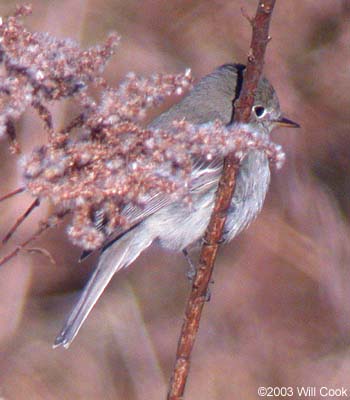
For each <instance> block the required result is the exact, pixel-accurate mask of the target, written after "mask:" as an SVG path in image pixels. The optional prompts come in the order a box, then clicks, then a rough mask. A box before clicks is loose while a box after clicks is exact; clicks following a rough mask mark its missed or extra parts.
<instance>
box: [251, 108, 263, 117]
mask: <svg viewBox="0 0 350 400" xmlns="http://www.w3.org/2000/svg"><path fill="white" fill-rule="evenodd" d="M253 111H254V113H255V115H256V116H257V118H262V117H263V116H264V115H265V114H266V108H265V107H263V106H254V107H253Z"/></svg>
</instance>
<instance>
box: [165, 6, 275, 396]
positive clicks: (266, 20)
mask: <svg viewBox="0 0 350 400" xmlns="http://www.w3.org/2000/svg"><path fill="white" fill-rule="evenodd" d="M274 5H275V0H260V1H259V4H258V9H257V12H256V15H255V18H254V20H252V22H251V23H252V27H253V35H252V41H251V46H250V51H249V56H248V63H247V69H246V72H245V77H244V82H243V87H242V92H241V96H240V98H239V100H238V102H237V105H236V107H235V110H236V111H235V121H238V122H248V121H249V116H250V112H251V109H252V106H253V102H254V93H255V90H256V88H257V85H258V82H259V79H260V76H261V73H262V69H263V65H264V55H265V50H266V46H267V43H268V41H269V36H268V31H269V25H270V20H271V16H272V11H273V7H274ZM238 168H239V163H238V161H237V160H236V158H235V156H234V155H233V154H230V155H228V156H227V157H226V159H225V162H224V168H223V172H222V176H221V179H220V182H219V186H218V191H217V195H216V199H215V206H214V210H213V213H212V216H211V219H210V222H209V225H208V228H207V231H206V233H205V238H204V244H203V246H202V251H201V255H200V261H199V267H198V271H197V276H196V279H195V280H194V282H193V285H192V291H191V294H190V297H189V300H188V303H187V306H186V311H185V318H184V322H183V325H182V329H181V334H180V338H179V342H178V348H177V353H176V362H175V366H174V370H173V375H172V378H171V381H170V388H169V392H168V400H180V399H182V398H183V394H184V390H185V385H186V381H187V377H188V372H189V368H190V358H191V352H192V349H193V345H194V341H195V339H196V335H197V332H198V328H199V322H200V318H201V313H202V309H203V306H204V302H205V299H206V294H207V293H208V286H209V283H210V279H211V276H212V272H213V267H214V261H215V258H216V254H217V251H218V248H219V244H220V240H221V237H222V233H223V229H224V226H225V222H226V215H227V210H228V207H229V205H230V203H231V199H232V195H233V192H234V188H235V178H236V174H237V171H238Z"/></svg>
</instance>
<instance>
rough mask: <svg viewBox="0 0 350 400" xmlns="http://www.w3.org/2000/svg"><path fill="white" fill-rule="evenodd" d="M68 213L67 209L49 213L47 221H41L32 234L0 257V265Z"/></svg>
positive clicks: (55, 224)
mask: <svg viewBox="0 0 350 400" xmlns="http://www.w3.org/2000/svg"><path fill="white" fill-rule="evenodd" d="M68 213H69V211H63V212H61V213H57V214H53V215H51V217H49V218H48V220H47V221H43V222H41V223H40V226H39V228H38V230H37V231H36V232H34V233H33V235H32V236H30V237H29V238H28V239H26V240H25V241H24V242H22V243H21V244H19V245H18V246H17V247H16V248H15V249H14V250H13V251H11V252H10V253H8V254H7V255H6V256H4V257H3V258H1V259H0V266H2V265H4V264H5V263H6V262H7V261H9V260H11V258H13V257H15V256H16V255H17V254H18V253H19V252H20V251H21V250H23V249H24V248H25V246H27V244H29V243H31V242H32V241H34V240H35V239H37V238H38V237H39V236H40V235H41V234H42V233H43V232H45V231H46V230H48V229H50V228H53V227H55V226H57V225H58V224H59V223H60V222H61V221H62V220H63V218H64V217H65V216H66V215H67V214H68Z"/></svg>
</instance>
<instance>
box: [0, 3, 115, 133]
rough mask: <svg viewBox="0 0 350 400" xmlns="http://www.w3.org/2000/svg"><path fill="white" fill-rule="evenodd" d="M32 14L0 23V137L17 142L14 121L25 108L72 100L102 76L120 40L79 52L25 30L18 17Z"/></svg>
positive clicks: (22, 10)
mask: <svg viewBox="0 0 350 400" xmlns="http://www.w3.org/2000/svg"><path fill="white" fill-rule="evenodd" d="M30 13H31V7H30V6H20V7H18V8H17V11H16V13H15V14H14V15H13V16H10V17H7V18H4V19H1V20H0V62H1V66H2V73H1V76H0V136H2V135H4V134H8V135H9V136H10V139H12V140H15V133H14V129H13V122H14V121H15V120H17V119H18V118H19V117H20V116H21V114H22V113H23V112H24V110H25V109H26V108H27V107H28V106H34V107H35V108H36V109H37V110H38V111H39V113H40V110H41V111H43V110H44V107H43V106H42V103H43V102H47V101H52V100H60V99H62V98H65V97H70V96H73V95H74V94H76V93H78V92H80V91H82V90H83V89H85V88H86V87H87V84H89V83H91V82H92V81H94V80H96V79H97V78H98V76H99V74H101V73H102V72H103V69H104V66H105V64H106V62H107V60H108V59H109V58H110V57H111V55H112V54H113V52H114V49H115V47H116V44H117V42H118V37H117V36H116V35H115V34H112V35H110V36H109V38H108V39H107V40H106V42H105V44H104V45H102V46H96V47H92V48H90V49H88V50H81V49H80V47H79V46H78V44H77V43H75V42H74V41H72V40H70V39H64V40H60V39H57V38H55V37H53V36H51V35H49V34H48V33H38V32H34V33H32V32H30V31H28V30H27V29H26V28H25V27H24V26H23V24H22V23H21V21H20V17H23V16H26V15H28V14H30Z"/></svg>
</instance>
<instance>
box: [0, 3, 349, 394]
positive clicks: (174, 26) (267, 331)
mask: <svg viewBox="0 0 350 400" xmlns="http://www.w3.org/2000/svg"><path fill="white" fill-rule="evenodd" d="M14 5H15V2H12V1H0V14H1V15H6V14H9V13H11V12H12V11H13V8H14ZM242 6H243V7H244V8H245V9H246V12H247V13H250V14H253V13H254V11H255V7H256V1H255V0H254V1H253V0H247V1H244V0H241V1H224V0H222V1H209V0H205V1H185V0H179V1H173V2H168V1H160V0H152V1H150V0H146V1H143V2H140V1H128V2H126V1H112V0H108V1H97V0H92V1H89V2H88V1H85V0H79V1H72V0H64V1H61V2H54V1H43V0H37V1H33V10H34V12H33V15H32V16H31V17H28V18H26V24H27V26H29V27H30V28H31V29H35V30H39V31H49V32H50V33H52V34H53V35H56V36H58V37H60V38H65V37H72V38H74V39H76V40H78V41H80V42H81V43H83V44H84V45H86V46H90V45H93V44H96V43H97V42H101V41H102V40H103V39H104V38H105V37H106V36H107V34H108V33H109V32H110V31H112V30H113V31H117V32H118V33H120V34H121V35H122V42H121V45H120V47H119V49H118V51H117V55H116V56H115V57H114V59H113V60H112V61H111V62H110V64H109V66H108V68H107V74H106V76H107V78H108V81H109V82H110V83H113V82H115V83H117V82H118V81H119V80H120V79H121V78H122V77H123V76H124V75H125V74H126V73H127V72H128V71H130V70H133V71H135V72H137V73H139V74H144V75H149V74H150V73H153V72H171V73H176V72H182V71H183V70H184V69H185V68H186V67H191V68H192V70H193V73H194V75H195V76H197V77H200V76H202V75H204V74H206V73H208V72H210V71H211V70H213V69H214V68H215V67H216V66H218V65H220V64H223V63H225V62H228V61H232V60H234V61H239V62H245V59H246V55H247V52H248V48H249V41H250V35H251V30H250V26H249V24H248V22H247V20H246V19H245V18H244V17H242V14H241V11H240V8H241V7H242ZM349 20H350V1H348V0H323V1H322V2H320V1H317V0H309V1H304V2H301V1H300V2H292V1H289V2H282V1H280V2H277V5H276V8H275V12H274V16H273V22H272V26H271V35H272V41H271V42H270V44H269V48H268V53H267V58H266V68H265V73H266V75H267V76H268V78H269V79H270V80H271V81H272V82H273V84H274V86H275V88H276V90H277V91H278V94H279V97H280V102H281V105H282V108H283V110H284V111H285V114H286V115H287V116H288V117H290V118H291V119H293V120H295V121H297V122H299V123H300V124H301V125H302V129H300V130H298V131H295V130H293V131H292V130H290V131H289V130H287V129H279V130H278V131H276V132H274V134H273V137H274V140H275V141H276V142H278V143H280V144H282V145H283V147H284V150H285V151H286V153H287V162H286V164H285V166H284V167H283V169H282V171H278V172H277V173H274V175H273V181H272V185H271V189H270V192H269V195H268V198H267V201H266V204H265V207H264V211H263V213H262V214H261V215H260V217H259V218H258V220H257V221H256V222H255V223H254V224H253V225H252V226H251V227H250V228H249V229H248V230H247V231H246V232H245V233H243V234H242V235H241V236H240V237H239V238H237V239H236V240H234V241H233V242H232V243H230V244H229V245H227V246H226V247H224V248H222V250H221V251H220V255H219V258H218V260H217V266H216V270H215V275H214V279H215V283H214V285H213V286H212V296H211V301H210V302H209V303H208V304H207V305H206V308H205V312H204V315H203V320H202V324H201V328H200V334H199V338H198V341H197V343H196V348H195V352H194V356H193V360H192V369H191V373H190V379H189V383H188V387H187V391H186V395H187V398H188V399H197V398H198V399H199V398H200V399H203V400H204V399H210V400H213V399H220V400H222V399H232V398H242V399H256V398H257V388H258V387H259V386H293V387H296V386H303V385H304V386H317V387H320V386H328V387H331V386H332V387H341V386H346V385H347V384H348V377H349V373H350V353H349V349H348V343H349V341H350V323H349V321H350V239H349V237H350V235H349V233H350V232H349V223H350V218H349V213H350V201H349V199H350V183H349V182H350V179H349V170H350V114H349V108H350V90H349V89H350V70H349V65H350V46H349V43H350V24H349ZM52 111H53V114H54V121H55V124H56V126H57V127H62V126H63V125H64V124H65V121H66V120H67V118H68V117H69V115H70V114H71V110H70V108H69V106H67V105H65V104H63V105H62V104H61V105H60V106H55V107H53V110H52ZM18 131H19V141H20V143H21V146H22V148H23V152H24V153H25V152H26V151H29V149H31V148H32V146H33V145H34V144H36V143H37V144H39V143H42V142H43V141H44V140H45V132H44V130H43V127H42V124H41V122H40V120H39V118H38V117H37V116H36V115H34V114H32V113H27V114H25V116H24V118H23V119H22V121H21V123H20V125H18ZM21 131H22V132H24V131H25V134H22V135H21ZM0 145H1V147H0V153H1V154H0V157H1V170H0V187H1V194H4V193H6V192H8V191H10V190H12V189H14V188H16V187H18V186H19V185H20V182H21V169H20V167H19V163H18V159H17V158H16V156H14V155H11V154H9V152H8V146H7V143H6V141H5V140H3V141H2V142H0ZM30 201H31V199H30V197H29V196H27V195H19V196H17V197H15V198H13V200H8V201H6V202H3V203H1V204H0V218H1V219H0V221H1V224H0V231H1V235H2V236H3V235H4V234H5V233H6V231H7V229H8V228H9V227H10V226H11V224H12V223H13V221H14V220H15V218H16V217H17V216H18V215H19V213H20V212H21V211H23V210H24V209H25V208H26V207H27V206H28V205H29V202H30ZM49 211H50V206H49V205H48V204H43V205H42V206H41V207H40V208H39V209H38V210H36V211H35V213H34V214H33V216H32V217H31V218H30V219H29V220H28V221H26V223H25V224H24V226H23V227H21V229H20V230H19V231H18V232H16V235H15V237H14V238H13V240H12V241H10V242H9V243H8V244H7V245H6V247H4V248H1V254H5V253H6V252H7V251H9V250H10V249H11V248H12V247H13V246H14V244H15V243H18V242H20V241H22V240H24V238H26V237H27V236H28V235H29V234H30V233H31V232H32V231H33V227H35V226H36V224H37V223H38V221H39V220H40V219H42V218H45V216H46V215H47V213H48V212H49ZM33 247H40V248H45V249H48V250H49V251H50V253H51V254H52V255H53V257H54V258H55V260H56V265H52V264H50V262H49V260H48V259H47V258H45V257H44V256H43V255H40V254H27V253H21V255H19V256H18V257H16V258H15V259H13V261H11V263H8V264H6V265H5V266H3V267H2V268H1V270H0V351H1V358H0V397H1V396H2V397H3V398H5V399H16V400H17V399H73V398H74V399H84V400H87V399H96V398H101V399H116V398H120V399H130V400H131V399H149V398H152V399H162V398H164V397H165V393H166V386H167V381H168V377H169V376H170V371H171V368H172V365H173V362H174V358H175V348H176V342H177V337H178V334H179V330H180V327H181V323H182V315H183V309H184V304H185V301H186V297H187V294H188V291H189V284H188V282H187V280H186V279H185V277H184V269H185V267H186V266H185V260H184V259H183V257H182V256H181V255H176V254H174V255H173V254H171V255H169V254H168V253H165V252H163V251H161V250H159V249H158V248H156V247H153V248H152V249H150V250H149V251H148V252H147V253H145V254H144V255H142V256H141V257H140V258H139V259H138V261H137V262H136V263H135V264H134V265H133V266H132V267H131V268H129V269H128V270H125V271H122V272H121V273H119V274H118V276H116V277H115V279H114V280H113V282H112V284H111V285H110V286H109V287H108V289H107V290H106V292H105V294H104V295H103V297H102V299H101V301H100V302H99V303H98V305H97V306H96V307H95V309H94V311H93V312H92V314H91V316H90V317H89V319H88V320H87V322H86V324H85V325H84V327H83V329H82V330H81V333H80V334H79V336H78V338H77V339H76V341H75V342H74V344H73V345H72V347H71V348H70V349H69V350H68V351H64V350H62V351H60V350H55V351H54V350H52V349H51V344H52V342H53V340H54V338H55V335H56V334H57V333H58V331H59V329H60V328H61V324H62V323H63V320H64V318H65V316H66V314H67V312H68V311H69V310H70V307H71V306H72V305H73V302H74V300H75V298H76V295H77V290H79V289H80V288H81V287H82V286H83V284H84V282H85V281H86V279H87V277H88V275H89V272H90V271H91V269H92V268H93V266H94V263H95V261H96V258H92V259H89V260H88V261H87V262H84V263H83V264H78V262H77V259H78V257H79V249H77V248H74V247H73V246H72V245H71V244H70V243H69V242H68V240H67V238H66V234H65V233H64V228H61V229H60V230H52V231H51V232H49V233H48V234H46V235H45V237H43V238H41V239H40V240H38V241H37V242H36V243H35V244H33Z"/></svg>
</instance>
